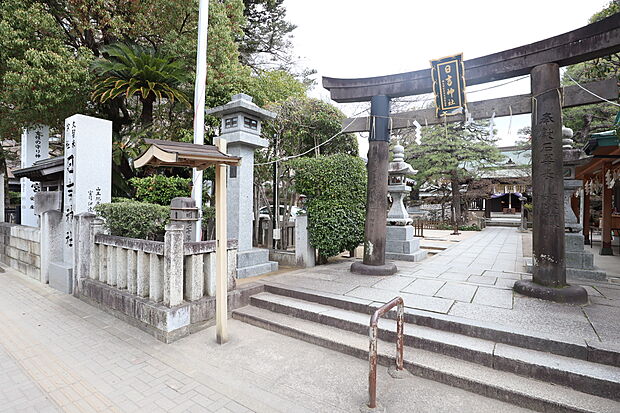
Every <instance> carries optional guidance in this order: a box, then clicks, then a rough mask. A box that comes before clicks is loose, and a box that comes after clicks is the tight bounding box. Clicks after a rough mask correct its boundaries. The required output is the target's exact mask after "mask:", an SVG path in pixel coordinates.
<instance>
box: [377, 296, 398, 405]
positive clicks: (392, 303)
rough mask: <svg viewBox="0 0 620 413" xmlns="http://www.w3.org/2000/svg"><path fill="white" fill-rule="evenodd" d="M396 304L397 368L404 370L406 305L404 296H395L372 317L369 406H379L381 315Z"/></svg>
mask: <svg viewBox="0 0 620 413" xmlns="http://www.w3.org/2000/svg"><path fill="white" fill-rule="evenodd" d="M395 306H398V308H397V310H396V370H398V371H402V370H403V346H404V337H403V330H404V323H405V306H404V301H403V299H402V297H395V298H394V299H392V301H390V302H388V303H386V304H384V305H382V306H381V307H379V308H378V309H377V311H375V313H374V314H373V315H372V317H370V349H369V351H368V361H369V362H370V372H369V374H368V399H369V400H368V407H369V408H371V409H374V408H376V407H377V336H378V334H379V327H378V324H379V317H381V316H382V315H384V314H385V313H387V312H388V311H390V310H391V309H392V308H394V307H395Z"/></svg>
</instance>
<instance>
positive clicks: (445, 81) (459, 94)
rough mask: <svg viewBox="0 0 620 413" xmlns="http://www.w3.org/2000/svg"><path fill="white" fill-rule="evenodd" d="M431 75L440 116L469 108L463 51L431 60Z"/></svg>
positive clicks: (437, 114)
mask: <svg viewBox="0 0 620 413" xmlns="http://www.w3.org/2000/svg"><path fill="white" fill-rule="evenodd" d="M431 77H432V79H433V92H434V93H435V106H436V116H437V117H438V118H439V117H441V116H449V115H455V114H458V113H463V111H464V110H465V111H466V110H467V107H466V100H465V67H464V66H463V53H460V54H457V55H454V56H448V57H442V58H441V59H436V60H431Z"/></svg>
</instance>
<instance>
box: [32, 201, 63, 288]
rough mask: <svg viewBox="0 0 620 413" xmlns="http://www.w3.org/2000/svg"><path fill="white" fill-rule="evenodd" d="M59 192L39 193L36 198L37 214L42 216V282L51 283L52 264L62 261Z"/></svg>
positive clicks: (61, 223) (61, 224) (61, 225)
mask: <svg viewBox="0 0 620 413" xmlns="http://www.w3.org/2000/svg"><path fill="white" fill-rule="evenodd" d="M61 196H62V193H61V192H58V191H45V192H38V193H37V194H35V196H34V207H35V211H34V212H35V214H37V215H41V228H40V230H41V282H42V283H46V284H47V283H49V279H50V263H52V262H59V261H62V251H63V245H64V240H63V236H64V226H63V222H62V211H61Z"/></svg>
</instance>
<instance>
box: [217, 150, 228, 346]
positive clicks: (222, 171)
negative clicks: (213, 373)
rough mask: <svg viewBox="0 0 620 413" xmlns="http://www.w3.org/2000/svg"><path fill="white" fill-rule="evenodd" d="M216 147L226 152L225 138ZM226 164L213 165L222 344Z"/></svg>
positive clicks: (224, 326) (221, 336) (225, 308)
mask: <svg viewBox="0 0 620 413" xmlns="http://www.w3.org/2000/svg"><path fill="white" fill-rule="evenodd" d="M217 147H218V149H219V150H220V152H222V153H224V154H225V153H226V140H225V139H222V138H219V139H218V140H217ZM226 172H227V168H226V165H216V166H215V239H216V241H215V245H216V247H215V256H216V258H215V260H216V265H215V266H216V281H215V283H216V285H215V289H216V292H215V324H216V330H217V336H216V339H217V342H218V343H219V344H224V343H226V342H227V341H228V269H227V264H228V257H227V254H226V250H227V246H228V235H227V230H226V226H227V225H226V221H227V216H226V215H227V211H226Z"/></svg>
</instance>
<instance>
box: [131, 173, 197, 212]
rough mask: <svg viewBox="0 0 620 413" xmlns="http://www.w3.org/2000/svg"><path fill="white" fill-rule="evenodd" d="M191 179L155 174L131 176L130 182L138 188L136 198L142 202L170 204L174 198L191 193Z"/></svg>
mask: <svg viewBox="0 0 620 413" xmlns="http://www.w3.org/2000/svg"><path fill="white" fill-rule="evenodd" d="M191 181H192V180H191V179H189V178H179V177H178V176H164V175H153V176H147V177H146V178H131V179H130V180H129V182H130V183H131V185H132V186H133V187H134V189H135V190H136V194H135V196H134V198H135V199H136V200H138V201H140V202H149V203H151V204H158V205H165V206H169V205H170V201H172V198H176V197H179V196H184V197H188V196H190V195H191V192H192V190H191Z"/></svg>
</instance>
